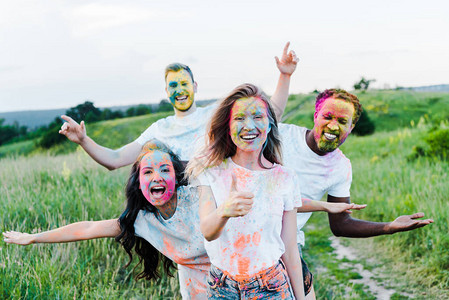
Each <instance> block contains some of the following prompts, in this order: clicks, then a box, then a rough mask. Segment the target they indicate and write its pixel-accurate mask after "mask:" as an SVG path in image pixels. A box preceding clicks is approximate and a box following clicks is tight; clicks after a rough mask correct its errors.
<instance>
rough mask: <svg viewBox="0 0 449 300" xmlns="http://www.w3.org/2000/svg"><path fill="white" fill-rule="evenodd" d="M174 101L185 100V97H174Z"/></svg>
mask: <svg viewBox="0 0 449 300" xmlns="http://www.w3.org/2000/svg"><path fill="white" fill-rule="evenodd" d="M176 100H180V101H183V100H187V96H181V97H176Z"/></svg>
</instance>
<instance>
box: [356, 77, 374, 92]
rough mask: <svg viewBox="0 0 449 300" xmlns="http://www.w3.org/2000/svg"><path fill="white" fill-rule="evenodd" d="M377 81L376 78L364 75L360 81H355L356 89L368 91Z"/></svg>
mask: <svg viewBox="0 0 449 300" xmlns="http://www.w3.org/2000/svg"><path fill="white" fill-rule="evenodd" d="M375 81H376V79H366V78H365V77H363V76H362V78H361V79H360V80H359V81H358V82H356V83H354V90H363V91H366V90H367V89H368V88H369V85H370V84H371V83H372V82H375Z"/></svg>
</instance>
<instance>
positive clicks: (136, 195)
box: [115, 139, 186, 280]
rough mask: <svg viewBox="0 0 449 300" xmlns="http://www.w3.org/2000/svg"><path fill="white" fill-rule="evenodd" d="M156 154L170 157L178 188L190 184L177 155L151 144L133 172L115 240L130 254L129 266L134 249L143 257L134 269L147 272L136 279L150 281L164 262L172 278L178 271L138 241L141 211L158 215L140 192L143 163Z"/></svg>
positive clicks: (148, 245)
mask: <svg viewBox="0 0 449 300" xmlns="http://www.w3.org/2000/svg"><path fill="white" fill-rule="evenodd" d="M156 150H158V151H162V152H165V153H167V154H168V155H170V159H171V161H172V163H173V168H174V169H175V174H176V181H177V184H176V188H178V186H180V185H185V184H186V180H185V179H184V172H183V171H184V167H183V164H182V162H181V161H180V160H179V158H178V156H177V155H175V154H174V153H173V152H172V151H171V150H170V148H169V147H167V146H166V145H165V144H163V143H162V142H160V141H158V140H156V139H153V140H150V141H149V142H147V143H146V144H145V145H144V146H143V147H142V151H141V152H140V154H139V156H138V157H137V159H136V161H135V162H134V164H133V166H132V168H131V173H130V175H129V178H128V183H127V185H126V189H125V194H126V200H127V203H126V209H125V211H124V212H123V213H122V215H121V216H120V218H119V225H120V230H121V232H120V234H119V235H118V236H116V237H115V240H116V241H117V242H119V243H120V244H122V246H123V248H124V249H125V251H126V253H128V256H129V261H128V264H127V265H126V266H129V264H130V263H131V261H132V259H133V255H132V250H133V248H134V251H135V252H136V253H137V255H138V256H139V263H138V264H137V265H136V266H135V267H134V269H136V268H137V267H138V266H139V265H143V270H141V271H140V273H138V274H137V277H136V279H141V278H145V279H147V280H150V279H153V278H159V277H160V274H159V271H158V266H159V262H161V261H162V265H163V267H164V271H165V272H166V273H167V275H169V276H172V272H171V270H172V269H173V268H174V265H173V262H172V261H171V260H170V259H169V258H167V257H166V256H164V255H162V254H161V253H159V251H158V250H156V248H154V247H153V246H152V245H151V244H150V243H149V242H147V241H146V240H145V239H143V238H141V237H137V236H136V235H135V231H134V222H135V221H136V218H137V215H138V213H139V211H140V210H147V211H150V212H152V213H154V214H156V213H157V209H156V208H155V207H154V206H153V205H151V204H150V203H149V202H148V201H147V200H146V199H145V197H144V196H143V194H142V191H141V190H140V188H139V187H140V180H139V171H140V161H141V159H142V157H143V156H144V155H145V154H147V153H148V152H150V151H156Z"/></svg>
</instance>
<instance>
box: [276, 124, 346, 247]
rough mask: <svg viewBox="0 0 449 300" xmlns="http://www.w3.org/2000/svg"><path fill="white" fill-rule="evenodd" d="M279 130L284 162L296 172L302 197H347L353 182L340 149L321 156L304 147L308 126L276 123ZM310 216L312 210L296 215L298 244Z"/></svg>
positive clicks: (303, 240)
mask: <svg viewBox="0 0 449 300" xmlns="http://www.w3.org/2000/svg"><path fill="white" fill-rule="evenodd" d="M279 132H280V134H281V138H282V150H283V160H284V165H285V166H287V167H289V168H291V169H293V170H294V171H295V173H296V174H297V175H298V177H299V186H300V189H301V195H302V197H304V198H308V199H311V200H321V198H323V196H324V194H326V193H328V194H329V195H331V196H334V197H349V195H350V194H349V189H350V188H351V182H352V168H351V162H350V160H349V159H347V158H346V156H345V155H344V154H343V153H342V152H341V150H340V149H338V148H337V149H336V150H335V151H332V152H330V153H328V154H326V155H323V156H320V155H318V154H316V153H315V152H313V151H312V150H311V149H310V148H309V146H307V143H306V133H307V128H305V127H299V126H296V125H292V124H279ZM311 215H312V213H298V215H297V225H298V232H297V241H298V243H300V244H301V245H304V243H305V239H304V232H303V231H301V228H302V227H303V226H304V225H305V224H306V222H307V220H309V218H310V216H311Z"/></svg>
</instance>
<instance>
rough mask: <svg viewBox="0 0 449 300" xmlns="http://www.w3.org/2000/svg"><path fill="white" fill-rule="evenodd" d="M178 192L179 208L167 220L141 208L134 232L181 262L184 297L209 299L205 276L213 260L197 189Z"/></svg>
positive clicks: (180, 273) (179, 190)
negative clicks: (200, 217)
mask: <svg viewBox="0 0 449 300" xmlns="http://www.w3.org/2000/svg"><path fill="white" fill-rule="evenodd" d="M177 195H178V205H177V207H176V211H175V213H174V214H173V216H172V217H171V218H170V219H168V220H164V219H163V218H162V217H161V216H160V215H159V214H157V215H156V214H154V213H152V212H149V211H145V210H141V211H140V212H139V214H138V215H137V218H136V221H135V223H134V229H135V234H136V235H137V236H139V237H142V238H144V239H145V240H147V241H148V242H149V243H150V244H151V245H153V247H154V248H156V249H157V250H158V251H159V252H161V253H162V254H163V255H165V256H167V257H168V258H169V259H171V260H172V261H174V262H175V263H177V264H178V276H179V284H180V287H181V295H182V298H183V299H207V294H206V278H207V274H208V271H209V267H210V261H209V257H208V256H207V253H206V250H205V248H204V237H203V235H202V234H201V231H200V219H199V214H198V210H199V203H198V193H197V189H196V188H195V187H191V186H181V187H179V188H178V190H177Z"/></svg>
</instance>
